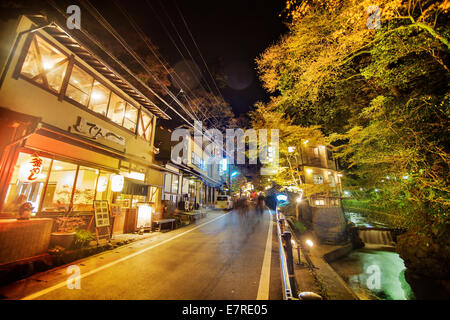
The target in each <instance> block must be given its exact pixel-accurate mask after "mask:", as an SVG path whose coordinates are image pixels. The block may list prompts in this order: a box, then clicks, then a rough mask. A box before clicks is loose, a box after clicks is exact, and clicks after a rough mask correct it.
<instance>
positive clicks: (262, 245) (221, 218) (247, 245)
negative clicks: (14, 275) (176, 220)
mask: <svg viewBox="0 0 450 320" xmlns="http://www.w3.org/2000/svg"><path fill="white" fill-rule="evenodd" d="M272 219H273V215H272V214H271V212H269V211H268V210H266V211H265V213H264V215H263V216H262V217H261V220H258V219H257V217H256V216H255V214H254V212H253V211H249V215H248V220H245V221H244V219H242V218H241V216H239V215H238V213H237V212H236V211H231V212H229V213H223V212H214V211H212V212H210V213H209V214H208V217H207V218H205V219H201V220H199V221H197V223H196V224H193V225H190V226H187V227H185V228H180V229H177V230H174V231H172V232H168V233H163V234H159V235H157V236H156V237H154V238H149V239H144V240H140V241H138V242H134V243H132V244H129V245H126V246H123V247H119V248H116V249H113V250H110V251H108V252H106V253H101V254H97V255H95V256H92V257H88V258H85V259H82V260H79V261H75V262H73V263H72V264H71V265H77V266H78V267H79V268H80V276H81V280H80V289H76V288H73V289H69V288H68V286H67V283H68V281H67V279H68V278H69V277H70V276H71V275H72V274H71V273H69V274H67V273H66V272H67V271H66V270H67V268H68V265H65V266H62V267H60V268H57V269H54V270H50V271H47V272H43V273H40V274H36V275H34V276H32V277H30V278H28V279H24V280H21V281H18V282H16V283H13V284H11V285H9V286H7V287H4V288H1V289H0V294H2V295H3V297H4V298H5V299H38V300H39V299H43V300H59V299H77V300H84V299H102V300H104V299H106V300H109V299H155V300H160V299H161V300H162V299H169V300H170V299H177V300H178V299H182V300H190V299H195V300H205V299H208V300H209V299H215V300H228V299H252V300H254V299H280V300H281V299H282V292H281V281H280V269H279V256H278V246H277V239H276V229H275V228H273V227H272V226H270V223H271V220H272ZM270 232H272V237H271V239H270V237H269V234H270ZM268 239H269V241H268ZM72 278H73V277H72ZM69 282H70V281H69Z"/></svg>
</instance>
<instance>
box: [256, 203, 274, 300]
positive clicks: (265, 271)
mask: <svg viewBox="0 0 450 320" xmlns="http://www.w3.org/2000/svg"><path fill="white" fill-rule="evenodd" d="M269 212H270V211H269ZM272 232H273V221H272V214H270V221H269V231H268V233H267V241H266V250H265V251H264V260H263V264H262V269H261V277H260V278H259V287H258V295H257V296H256V300H269V285H270V264H271V260H272V259H271V257H272Z"/></svg>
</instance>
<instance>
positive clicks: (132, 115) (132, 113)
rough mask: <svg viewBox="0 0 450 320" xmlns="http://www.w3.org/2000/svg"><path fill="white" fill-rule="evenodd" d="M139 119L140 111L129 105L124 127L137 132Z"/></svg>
mask: <svg viewBox="0 0 450 320" xmlns="http://www.w3.org/2000/svg"><path fill="white" fill-rule="evenodd" d="M137 117H138V109H137V108H135V107H134V106H132V105H131V104H129V103H127V108H126V111H125V118H124V121H123V126H124V127H125V128H127V129H129V130H131V131H133V132H134V131H136V123H137Z"/></svg>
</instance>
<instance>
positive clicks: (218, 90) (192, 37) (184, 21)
mask: <svg viewBox="0 0 450 320" xmlns="http://www.w3.org/2000/svg"><path fill="white" fill-rule="evenodd" d="M174 4H175V7H176V8H177V10H178V13H179V14H180V16H181V19H182V20H183V23H184V25H185V27H186V30H187V31H188V33H189V35H190V36H191V39H192V42H193V43H194V44H195V47H196V48H197V51H198V53H199V55H200V57H201V58H202V61H203V64H204V65H205V67H206V70H207V71H208V74H209V76H210V77H211V80H212V81H213V83H214V85H215V87H216V89H217V92H218V93H219V94H220V96H221V97H222V99H223V100H225V98H224V97H223V95H222V92H220V89H219V87H218V86H217V83H216V81H215V79H214V77H213V75H212V74H211V71H210V70H209V68H208V65H207V64H206V61H205V59H204V58H203V55H202V53H201V51H200V48H199V47H198V45H197V42H196V41H195V39H194V36H193V35H192V32H191V30H190V29H189V26H188V24H187V22H186V20H185V19H184V16H183V13H182V12H181V10H180V8H179V7H178V5H177V3H176V2H175V1H174Z"/></svg>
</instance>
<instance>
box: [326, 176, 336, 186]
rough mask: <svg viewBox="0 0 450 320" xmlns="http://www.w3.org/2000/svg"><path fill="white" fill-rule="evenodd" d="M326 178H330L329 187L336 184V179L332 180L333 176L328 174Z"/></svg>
mask: <svg viewBox="0 0 450 320" xmlns="http://www.w3.org/2000/svg"><path fill="white" fill-rule="evenodd" d="M328 178H329V179H330V186H331V187H335V186H336V181H335V180H334V177H333V176H332V175H331V174H330V175H329V176H328Z"/></svg>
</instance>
